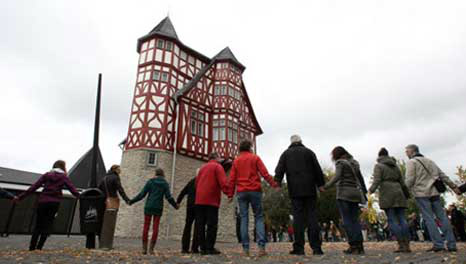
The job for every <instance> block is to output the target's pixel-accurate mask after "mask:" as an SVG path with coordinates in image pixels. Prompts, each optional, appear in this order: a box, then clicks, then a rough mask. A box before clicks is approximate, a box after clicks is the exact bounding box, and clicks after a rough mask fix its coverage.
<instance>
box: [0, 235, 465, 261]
mask: <svg viewBox="0 0 466 264" xmlns="http://www.w3.org/2000/svg"><path fill="white" fill-rule="evenodd" d="M28 243H29V236H10V237H7V238H0V263H2V264H3V263H66V264H71V263H183V264H188V263H212V264H216V263H219V264H220V263H225V264H233V263H241V264H248V263H267V264H268V263H290V264H291V263H293V264H297V263H311V262H312V263H326V264H327V263H377V264H385V263H423V264H424V263H425V264H434V263H466V244H463V243H461V244H458V249H459V251H458V253H447V252H445V253H426V252H425V250H427V249H428V248H429V247H430V246H431V245H430V244H428V243H414V244H413V246H412V247H413V251H414V252H413V253H412V254H394V253H392V251H393V250H394V249H395V242H381V243H375V242H372V243H366V244H365V246H366V255H365V256H357V257H353V256H345V255H344V254H343V253H342V252H341V251H342V250H343V249H345V248H346V244H345V243H324V245H323V250H324V251H325V253H326V254H325V255H324V256H312V255H311V252H310V251H309V249H306V250H307V252H306V253H307V256H305V257H295V256H290V255H288V251H289V250H290V249H291V244H290V243H270V244H268V245H267V250H268V252H269V256H267V257H263V258H257V257H254V254H256V253H257V248H255V247H253V248H252V249H251V253H252V256H251V257H242V256H241V246H240V245H239V244H234V243H222V242H218V243H217V248H218V249H219V250H221V251H222V252H223V254H221V255H218V256H200V255H183V254H181V253H180V249H179V248H180V242H179V241H173V240H161V241H159V243H158V244H157V246H156V249H157V253H156V255H154V256H146V255H141V254H140V241H139V240H137V239H124V238H116V239H115V249H114V250H112V251H101V250H86V249H84V237H80V236H72V237H66V236H52V237H51V238H50V239H49V240H48V241H47V243H46V245H45V248H44V250H43V251H34V252H29V251H27V250H26V249H27V246H28Z"/></svg>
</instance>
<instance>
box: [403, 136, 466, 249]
mask: <svg viewBox="0 0 466 264" xmlns="http://www.w3.org/2000/svg"><path fill="white" fill-rule="evenodd" d="M406 155H407V156H408V158H409V159H410V160H409V161H408V162H407V163H406V186H407V187H408V188H409V189H410V190H411V191H412V193H413V194H414V198H415V199H416V204H417V206H418V207H419V210H420V211H421V214H422V217H423V218H424V220H425V223H426V226H427V229H428V230H429V235H430V236H431V238H432V242H433V247H432V248H431V249H429V250H428V251H430V252H432V251H433V252H439V251H444V250H445V240H446V242H447V248H448V251H450V252H455V251H457V249H456V240H455V235H454V234H453V229H452V228H451V225H450V221H449V220H448V217H447V215H446V214H445V209H444V208H443V206H442V204H441V203H440V193H439V191H438V190H437V188H436V187H435V185H434V183H435V181H436V179H441V180H442V181H443V183H444V184H446V185H448V187H450V188H451V189H452V190H453V191H454V192H455V193H460V190H459V189H458V187H457V186H456V184H454V183H453V182H452V181H451V180H450V179H449V178H448V176H447V175H445V173H443V171H442V170H441V169H440V168H439V167H438V166H437V164H435V162H433V161H432V160H430V159H428V158H426V157H424V156H423V155H422V154H421V153H420V152H419V147H418V146H416V145H408V146H407V147H406ZM435 219H439V220H440V222H441V225H442V226H441V229H442V233H443V234H444V236H445V238H443V237H442V236H441V235H440V232H439V230H438V228H437V225H436V223H435Z"/></svg>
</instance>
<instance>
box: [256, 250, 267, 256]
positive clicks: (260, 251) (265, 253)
mask: <svg viewBox="0 0 466 264" xmlns="http://www.w3.org/2000/svg"><path fill="white" fill-rule="evenodd" d="M267 255H268V254H267V251H265V248H261V249H259V254H258V255H257V256H258V257H259V258H261V257H265V256H267Z"/></svg>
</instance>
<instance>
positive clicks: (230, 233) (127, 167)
mask: <svg viewBox="0 0 466 264" xmlns="http://www.w3.org/2000/svg"><path fill="white" fill-rule="evenodd" d="M148 153H149V150H144V149H138V150H127V151H125V152H124V153H123V157H122V161H121V169H122V175H121V183H122V185H123V187H124V189H125V191H126V193H127V194H128V196H129V197H130V198H133V197H134V196H136V195H137V194H138V193H139V192H140V190H141V189H142V188H143V186H144V184H145V183H146V181H147V180H148V179H150V178H152V177H154V175H155V168H156V167H155V166H148V165H147V160H148ZM157 155H158V162H157V166H158V167H161V168H162V169H163V170H164V171H165V177H166V180H167V182H168V183H171V174H172V173H171V172H172V164H173V163H172V162H173V153H171V152H166V151H157ZM204 164H205V162H204V161H200V160H197V159H193V158H189V157H186V156H182V155H179V154H178V155H177V157H176V169H175V178H174V186H173V188H174V189H173V194H172V195H173V197H174V198H175V200H176V197H177V196H178V194H179V193H180V192H181V190H182V189H183V187H184V186H185V185H186V184H187V183H188V182H189V180H191V179H192V178H193V177H194V176H195V173H196V170H197V168H200V167H201V166H202V165H204ZM186 198H187V197H185V199H184V200H183V202H182V204H181V207H180V209H179V210H178V211H177V210H175V209H174V208H173V207H172V206H171V205H170V204H169V203H168V202H167V201H165V202H164V213H163V216H162V218H161V221H160V228H159V236H160V237H166V238H173V239H181V236H182V233H183V228H184V223H185V217H186V202H187V199H186ZM144 202H145V200H142V201H140V202H138V203H136V204H134V205H132V206H128V205H126V204H125V203H124V202H122V203H121V208H120V211H119V213H118V220H117V227H116V232H115V235H116V236H120V237H141V235H142V227H143V223H144ZM250 223H251V224H252V223H253V222H250ZM235 228H236V225H235V218H234V203H231V204H229V203H228V201H227V198H226V196H225V195H222V203H221V206H220V211H219V229H218V240H221V241H235V240H236V233H235V232H236V231H235V230H236V229H235Z"/></svg>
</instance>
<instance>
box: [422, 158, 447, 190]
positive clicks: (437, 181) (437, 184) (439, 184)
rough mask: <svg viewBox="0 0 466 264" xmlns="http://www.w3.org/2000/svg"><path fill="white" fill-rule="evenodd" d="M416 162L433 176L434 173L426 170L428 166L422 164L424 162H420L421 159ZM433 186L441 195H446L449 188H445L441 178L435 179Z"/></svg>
mask: <svg viewBox="0 0 466 264" xmlns="http://www.w3.org/2000/svg"><path fill="white" fill-rule="evenodd" d="M415 160H417V161H418V162H419V163H420V164H421V166H422V167H423V168H424V170H426V172H427V173H428V174H429V175H430V176H432V173H431V172H430V171H429V170H428V169H427V168H426V166H424V163H422V161H420V160H419V159H415ZM433 185H434V187H435V189H437V191H438V192H439V193H444V192H446V191H447V186H445V183H444V182H443V181H442V179H440V177H437V178H435V181H434V184H433Z"/></svg>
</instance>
